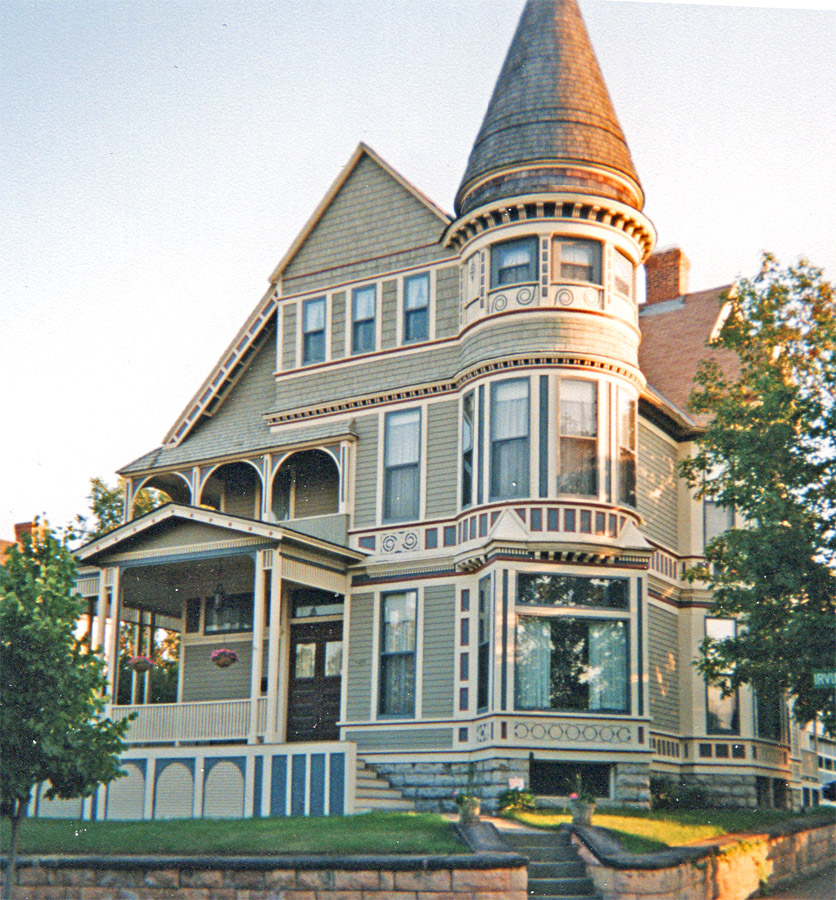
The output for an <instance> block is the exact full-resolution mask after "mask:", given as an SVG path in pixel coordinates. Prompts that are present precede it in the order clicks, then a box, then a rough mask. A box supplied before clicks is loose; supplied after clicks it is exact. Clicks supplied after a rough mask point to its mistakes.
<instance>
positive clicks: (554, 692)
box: [514, 614, 630, 713]
mask: <svg viewBox="0 0 836 900" xmlns="http://www.w3.org/2000/svg"><path fill="white" fill-rule="evenodd" d="M627 647H628V625H627V622H626V621H623V620H621V619H591V618H579V617H575V616H565V615H554V614H552V615H518V616H517V648H516V668H515V679H514V704H515V707H516V709H518V710H561V711H578V712H592V711H594V712H602V713H626V712H629V705H630V694H629V668H628V653H627Z"/></svg>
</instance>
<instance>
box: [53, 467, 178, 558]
mask: <svg viewBox="0 0 836 900" xmlns="http://www.w3.org/2000/svg"><path fill="white" fill-rule="evenodd" d="M88 499H89V501H90V512H89V513H88V514H87V515H77V516H76V517H75V519H74V520H73V522H72V523H71V524H70V525H69V526H68V527H67V529H66V536H67V538H68V539H69V540H70V541H72V542H73V543H74V544H86V543H88V542H89V541H94V540H96V538H100V537H102V535H105V534H107V533H108V532H109V531H113V529H114V528H118V527H119V526H120V525H121V524H122V523H123V521H124V514H125V481H124V479H122V478H120V479H119V480H118V482H117V483H116V485H115V486H113V487H111V486H110V485H109V484H108V483H107V482H106V481H104V480H103V479H101V478H91V479H90V494H89V495H88ZM169 499H170V498H169V496H168V494H166V493H164V492H163V491H157V490H155V489H154V488H143V489H142V490H141V491H139V492H138V493H137V495H136V497H135V499H134V513H135V515H136V516H144V515H145V513H148V512H151V510H152V509H156V508H157V507H158V506H162V505H163V504H164V503H168V502H169Z"/></svg>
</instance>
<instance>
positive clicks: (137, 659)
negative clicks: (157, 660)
mask: <svg viewBox="0 0 836 900" xmlns="http://www.w3.org/2000/svg"><path fill="white" fill-rule="evenodd" d="M128 666H129V668H131V669H133V670H134V672H137V673H139V674H140V675H141V674H142V673H143V672H150V670H151V669H153V668H154V660H153V659H151V657H150V656H141V655H140V656H132V657H131V658H130V659H129V660H128Z"/></svg>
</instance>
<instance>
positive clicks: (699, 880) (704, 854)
mask: <svg viewBox="0 0 836 900" xmlns="http://www.w3.org/2000/svg"><path fill="white" fill-rule="evenodd" d="M573 832H574V834H573V838H572V839H573V842H574V843H575V844H576V845H577V846H578V850H579V852H580V855H581V858H582V859H583V861H584V862H585V863H586V867H587V871H588V873H589V875H590V877H591V878H592V880H593V881H594V882H595V888H596V890H597V892H598V893H599V894H600V896H601V897H602V898H604V900H713V898H716V897H722V898H723V900H746V898H748V897H753V896H756V895H757V893H758V891H759V890H761V889H763V888H764V887H768V888H769V889H774V888H776V887H780V886H782V885H784V884H788V883H790V882H792V881H794V880H797V879H798V878H799V876H802V875H812V874H814V873H815V872H817V871H819V870H821V869H823V868H825V867H826V866H827V865H829V864H831V863H832V862H833V859H834V858H836V823H833V822H828V823H826V824H825V823H815V822H809V823H804V822H798V821H796V822H792V823H787V824H785V825H782V826H776V827H774V828H770V829H768V831H767V832H766V833H764V834H756V835H746V836H743V837H729V838H725V839H722V840H719V841H716V842H713V843H711V844H701V845H699V846H689V847H678V848H672V849H671V850H665V851H662V852H659V853H647V854H641V855H635V856H634V855H630V854H627V853H625V852H624V851H623V850H622V849H621V848H620V846H619V845H618V844H616V843H615V842H614V841H613V840H612V839H611V838H610V837H609V836H608V835H607V833H606V832H605V831H603V830H602V829H598V828H578V827H575V828H573Z"/></svg>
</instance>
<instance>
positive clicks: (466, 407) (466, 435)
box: [462, 391, 473, 507]
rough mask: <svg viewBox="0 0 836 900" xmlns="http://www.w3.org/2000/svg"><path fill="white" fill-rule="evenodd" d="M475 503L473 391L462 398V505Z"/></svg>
mask: <svg viewBox="0 0 836 900" xmlns="http://www.w3.org/2000/svg"><path fill="white" fill-rule="evenodd" d="M471 503H473V391H471V392H470V393H469V394H465V395H464V398H463V399H462V507H466V506H470V505H471Z"/></svg>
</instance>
